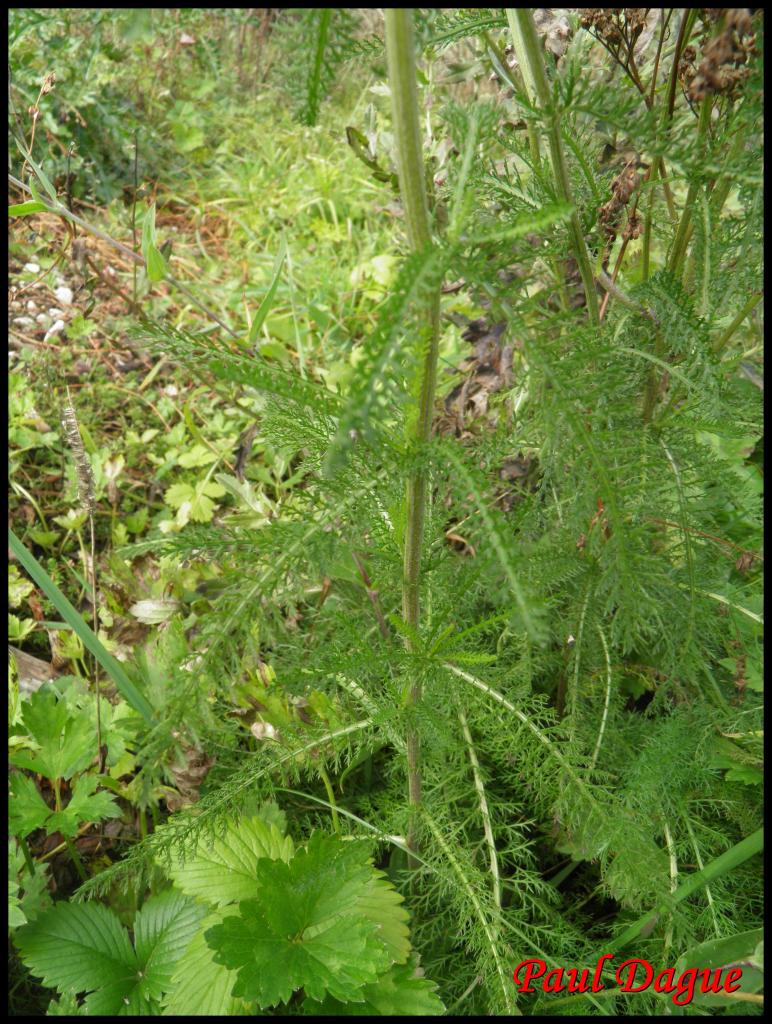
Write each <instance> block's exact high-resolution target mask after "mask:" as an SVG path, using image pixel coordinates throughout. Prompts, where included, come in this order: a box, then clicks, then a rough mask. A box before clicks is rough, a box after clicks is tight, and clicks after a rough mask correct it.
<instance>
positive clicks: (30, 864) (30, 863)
mask: <svg viewBox="0 0 772 1024" xmlns="http://www.w3.org/2000/svg"><path fill="white" fill-rule="evenodd" d="M16 841H17V843H18V844H19V848H20V849H21V852H22V853H23V854H24V863H25V864H26V865H27V871H29V873H30V875H34V874H35V861H34V860H33V859H32V854H31V853H30V852H29V846H28V845H27V840H26V839H25V838H24V837H23V836H16Z"/></svg>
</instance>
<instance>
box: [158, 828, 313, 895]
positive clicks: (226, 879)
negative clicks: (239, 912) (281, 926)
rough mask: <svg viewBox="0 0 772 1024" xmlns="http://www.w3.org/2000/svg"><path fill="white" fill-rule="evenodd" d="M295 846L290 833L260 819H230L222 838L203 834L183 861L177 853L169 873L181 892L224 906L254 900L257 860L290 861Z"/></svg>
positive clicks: (256, 887) (256, 885) (256, 884)
mask: <svg viewBox="0 0 772 1024" xmlns="http://www.w3.org/2000/svg"><path fill="white" fill-rule="evenodd" d="M294 849H295V846H294V843H293V842H292V839H291V838H290V837H289V836H283V835H282V834H281V832H280V831H279V830H278V829H277V828H276V826H275V825H269V824H266V822H265V821H263V820H262V819H261V818H258V817H252V818H240V819H239V820H238V821H233V820H230V821H229V822H228V826H227V828H226V831H225V834H224V835H223V836H222V838H218V839H214V840H213V839H211V837H207V836H202V837H201V839H199V841H198V844H197V846H196V848H195V851H194V852H193V853H192V854H191V855H189V856H188V857H186V858H185V860H184V861H183V860H182V859H181V858H180V857H177V856H175V857H174V859H173V860H172V866H171V869H170V871H169V875H170V877H171V879H172V880H173V881H174V883H175V885H176V886H177V888H178V889H180V891H181V892H184V893H187V894H188V895H189V896H195V897H196V898H197V899H200V900H204V901H205V902H206V903H209V904H211V906H213V907H222V906H225V904H227V903H234V902H236V901H238V900H247V899H253V898H254V897H255V896H256V895H257V891H258V883H257V865H258V862H259V861H260V860H261V859H262V858H265V857H267V858H268V859H270V860H282V861H289V860H291V858H292V854H293V852H294Z"/></svg>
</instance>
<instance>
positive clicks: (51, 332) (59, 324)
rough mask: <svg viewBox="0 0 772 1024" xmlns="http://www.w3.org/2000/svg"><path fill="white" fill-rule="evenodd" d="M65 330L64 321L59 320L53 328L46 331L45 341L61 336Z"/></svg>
mask: <svg viewBox="0 0 772 1024" xmlns="http://www.w3.org/2000/svg"><path fill="white" fill-rule="evenodd" d="M63 330H64V320H57V321H56V323H55V324H53V326H51V327H49V329H48V330H47V331H46V333H45V335H44V337H43V341H48V339H49V338H53V337H54V335H56V334H61V332H62V331H63Z"/></svg>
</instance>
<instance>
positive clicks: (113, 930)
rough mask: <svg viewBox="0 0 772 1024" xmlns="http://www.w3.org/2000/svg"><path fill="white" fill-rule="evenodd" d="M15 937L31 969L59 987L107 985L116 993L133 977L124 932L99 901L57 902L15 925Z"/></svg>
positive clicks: (134, 968) (131, 953) (128, 987)
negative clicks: (23, 924) (32, 919)
mask: <svg viewBox="0 0 772 1024" xmlns="http://www.w3.org/2000/svg"><path fill="white" fill-rule="evenodd" d="M14 939H15V943H16V946H17V948H18V950H19V952H20V954H21V957H22V960H23V961H24V963H25V964H26V966H27V967H28V968H29V969H30V971H31V972H32V973H33V974H34V975H36V976H38V977H40V978H41V980H42V982H43V984H44V985H47V986H49V988H55V989H57V990H58V991H59V992H62V993H71V994H73V995H74V994H76V993H78V992H92V991H94V990H98V989H102V988H105V987H107V986H111V987H117V989H118V990H119V993H120V995H119V998H120V996H121V995H123V994H124V993H126V992H130V991H131V989H132V988H133V987H134V985H135V984H136V982H137V972H138V970H139V964H138V962H137V957H136V954H135V952H134V950H133V949H132V948H131V943H130V942H129V936H128V932H127V931H126V929H125V928H123V927H122V925H121V923H120V921H119V920H118V918H117V916H116V915H115V914H114V913H113V912H112V911H111V910H108V909H107V907H103V906H101V905H100V904H98V903H57V904H56V906H54V907H52V908H51V909H50V910H48V911H47V912H46V913H44V914H41V915H40V917H38V919H37V920H36V921H33V922H32V923H31V924H28V925H25V926H24V927H23V928H20V929H19V930H18V931H17V932H16V935H15V937H14ZM118 1009H120V1003H116V1010H118Z"/></svg>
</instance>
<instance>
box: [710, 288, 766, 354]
mask: <svg viewBox="0 0 772 1024" xmlns="http://www.w3.org/2000/svg"><path fill="white" fill-rule="evenodd" d="M763 298H764V293H763V292H755V293H754V294H753V295H751V297H750V298H749V299H748V301H747V302H746V303H745V305H744V306H743V307H742V309H741V310H740V312H739V313H738V314H737V316H736V317H735V318H734V319H733V320H732V322H731V324H730V325H729V326H728V327H727V328H726V330H725V331H723V332H722V333H721V334H720V335H719V336H718V337H717V338H716V340H715V341H714V342H713V351H714V352H721V351H722V349H724V348H726V346H727V345H728V344H729V341H730V340H731V338H732V336H733V335H734V332H735V331H736V330H737V328H738V327H739V326H740V324H742V322H743V320H745V318H746V316H748V315H749V314H750V313H752V312H753V310H754V309H755V308H756V306H758V304H759V303H760V302H761V300H762V299H763Z"/></svg>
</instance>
